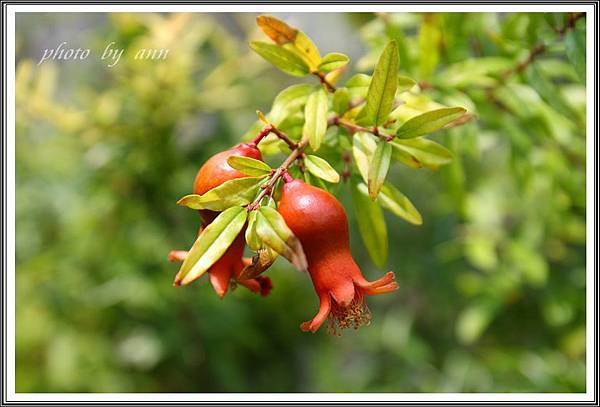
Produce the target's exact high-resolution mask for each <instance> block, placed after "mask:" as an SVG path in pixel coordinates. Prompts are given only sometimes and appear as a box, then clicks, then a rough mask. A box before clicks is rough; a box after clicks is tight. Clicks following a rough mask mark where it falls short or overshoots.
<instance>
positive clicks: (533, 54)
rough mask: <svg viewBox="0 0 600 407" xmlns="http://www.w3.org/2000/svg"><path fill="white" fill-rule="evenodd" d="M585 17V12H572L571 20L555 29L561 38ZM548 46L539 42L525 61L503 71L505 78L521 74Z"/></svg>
mask: <svg viewBox="0 0 600 407" xmlns="http://www.w3.org/2000/svg"><path fill="white" fill-rule="evenodd" d="M582 17H585V13H571V14H569V20H568V21H567V23H566V24H565V26H564V27H563V28H561V29H558V30H555V31H556V32H557V33H558V34H559V36H560V38H563V37H564V36H565V35H567V33H568V32H569V31H571V30H572V29H574V28H575V23H576V22H577V20H579V19H580V18H582ZM547 49H548V47H547V46H546V45H545V44H543V43H540V44H537V45H536V46H535V47H533V48H532V49H531V50H530V51H529V55H528V56H527V58H526V59H525V60H524V61H521V62H520V63H519V64H518V65H517V66H516V67H514V68H510V69H507V70H506V71H504V72H503V73H502V78H503V79H505V80H506V79H508V78H510V77H511V76H512V75H514V74H519V73H521V72H523V71H524V70H525V69H526V68H527V67H528V66H529V65H531V64H532V63H533V62H534V61H535V60H536V59H537V58H538V57H539V56H540V55H542V54H543V53H544V52H546V51H547Z"/></svg>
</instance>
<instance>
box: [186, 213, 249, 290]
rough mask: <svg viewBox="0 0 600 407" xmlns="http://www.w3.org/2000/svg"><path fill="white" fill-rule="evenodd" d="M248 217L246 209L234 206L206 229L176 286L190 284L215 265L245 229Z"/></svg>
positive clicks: (191, 253)
mask: <svg viewBox="0 0 600 407" xmlns="http://www.w3.org/2000/svg"><path fill="white" fill-rule="evenodd" d="M246 216H247V212H246V210H245V209H244V208H242V207H241V206H234V207H232V208H229V209H227V210H225V211H223V212H222V213H221V214H220V215H219V216H217V217H216V218H215V220H214V221H212V223H211V224H210V225H208V226H207V227H206V228H204V230H202V232H201V233H200V235H199V236H198V239H196V241H195V242H194V245H193V246H192V248H191V249H190V251H189V252H188V255H187V257H186V258H185V260H184V261H183V264H182V265H181V268H180V269H179V272H178V273H177V275H176V276H175V283H174V284H175V285H182V284H183V285H185V284H189V283H191V282H192V281H194V280H196V279H197V278H199V277H200V276H202V275H203V274H204V273H205V272H206V271H207V270H208V269H209V268H210V266H212V265H213V264H215V262H216V261H217V260H219V258H220V257H221V256H222V255H223V253H225V251H226V250H227V248H228V247H229V246H230V245H231V243H233V241H234V240H235V238H236V237H237V235H238V234H239V233H240V231H241V230H242V228H243V227H244V223H245V222H246Z"/></svg>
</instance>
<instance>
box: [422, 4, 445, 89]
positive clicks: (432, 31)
mask: <svg viewBox="0 0 600 407" xmlns="http://www.w3.org/2000/svg"><path fill="white" fill-rule="evenodd" d="M418 41H419V42H418V45H419V71H420V78H422V79H429V77H430V76H431V74H432V73H433V72H434V71H435V68H436V67H437V65H438V62H439V59H440V56H439V53H440V45H441V41H442V33H441V30H440V27H439V16H437V15H435V14H434V13H425V14H424V15H423V22H422V23H421V27H420V28H419V38H418Z"/></svg>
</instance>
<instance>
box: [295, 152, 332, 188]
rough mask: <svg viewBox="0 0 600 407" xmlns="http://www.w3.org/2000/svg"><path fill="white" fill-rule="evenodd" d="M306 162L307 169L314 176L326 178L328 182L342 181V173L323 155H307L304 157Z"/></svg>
mask: <svg viewBox="0 0 600 407" xmlns="http://www.w3.org/2000/svg"><path fill="white" fill-rule="evenodd" d="M304 164H305V165H306V169H307V170H308V171H310V173H311V174H313V175H314V176H316V177H319V178H321V179H324V180H325V181H327V182H333V183H337V182H340V175H339V174H338V173H337V172H336V171H335V170H334V169H333V167H332V166H331V165H330V164H329V163H328V162H327V161H325V160H324V159H322V158H321V157H317V156H316V155H307V156H306V158H305V159H304Z"/></svg>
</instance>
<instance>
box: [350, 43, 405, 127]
mask: <svg viewBox="0 0 600 407" xmlns="http://www.w3.org/2000/svg"><path fill="white" fill-rule="evenodd" d="M398 64H399V59H398V45H397V44H396V42H395V41H391V42H390V43H389V44H388V45H387V46H386V47H385V49H384V50H383V52H382V54H381V56H380V57H379V61H378V62H377V65H376V66H375V71H374V72H373V77H372V78H371V83H370V84H369V90H368V91H367V96H366V99H367V103H366V104H365V107H364V108H363V110H362V111H361V112H360V114H359V115H358V118H357V119H358V121H359V123H361V124H363V125H368V126H371V125H375V126H379V125H381V124H383V123H385V121H386V119H387V117H388V115H389V114H390V112H391V111H392V107H393V105H394V97H395V96H396V88H397V86H398Z"/></svg>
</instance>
